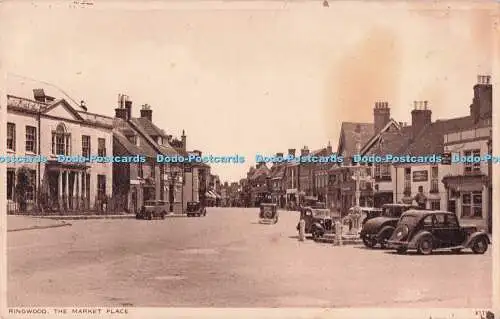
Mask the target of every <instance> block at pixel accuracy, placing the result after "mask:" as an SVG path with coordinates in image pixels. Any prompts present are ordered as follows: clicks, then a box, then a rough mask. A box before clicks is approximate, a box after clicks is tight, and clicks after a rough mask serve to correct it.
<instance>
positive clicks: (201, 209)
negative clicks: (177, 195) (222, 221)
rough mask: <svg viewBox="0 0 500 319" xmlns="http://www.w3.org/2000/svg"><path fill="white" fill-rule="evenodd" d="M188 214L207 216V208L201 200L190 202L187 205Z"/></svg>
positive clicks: (191, 215) (190, 215)
mask: <svg viewBox="0 0 500 319" xmlns="http://www.w3.org/2000/svg"><path fill="white" fill-rule="evenodd" d="M186 215H187V216H188V217H194V216H198V217H199V216H206V215H207V209H206V208H205V206H203V205H202V204H201V203H200V202H188V203H187V207H186Z"/></svg>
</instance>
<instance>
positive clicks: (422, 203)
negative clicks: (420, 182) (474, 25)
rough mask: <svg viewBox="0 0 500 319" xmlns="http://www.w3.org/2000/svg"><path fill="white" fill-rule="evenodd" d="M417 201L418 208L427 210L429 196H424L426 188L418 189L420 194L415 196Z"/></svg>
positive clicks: (420, 187)
mask: <svg viewBox="0 0 500 319" xmlns="http://www.w3.org/2000/svg"><path fill="white" fill-rule="evenodd" d="M414 199H415V201H416V202H417V205H418V208H420V209H426V206H427V205H426V204H427V196H425V195H424V187H423V186H419V187H418V193H417V195H415V198H414Z"/></svg>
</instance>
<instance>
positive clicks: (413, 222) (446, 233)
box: [387, 209, 491, 255]
mask: <svg viewBox="0 0 500 319" xmlns="http://www.w3.org/2000/svg"><path fill="white" fill-rule="evenodd" d="M387 243H388V245H389V246H390V247H391V248H394V249H396V250H397V252H398V253H405V252H406V251H407V250H409V249H416V250H417V252H419V253H420V254H423V255H429V254H431V253H432V251H433V250H434V249H451V250H452V251H454V252H460V251H461V250H462V249H466V248H470V249H472V251H473V252H474V253H475V254H484V253H485V252H486V251H487V250H488V245H489V244H490V243H491V242H490V239H489V237H488V234H487V233H486V232H485V231H478V230H477V227H475V226H461V225H460V223H459V222H458V218H457V216H456V215H455V214H454V213H450V212H445V211H433V210H413V209H412V210H408V211H406V212H405V213H403V215H402V216H401V218H400V219H399V221H398V224H397V226H396V229H395V230H394V232H393V233H392V236H391V238H390V239H389V240H388V241H387Z"/></svg>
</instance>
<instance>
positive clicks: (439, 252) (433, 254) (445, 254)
mask: <svg viewBox="0 0 500 319" xmlns="http://www.w3.org/2000/svg"><path fill="white" fill-rule="evenodd" d="M384 253H385V254H389V255H401V256H405V255H408V256H422V257H424V256H450V255H475V254H474V253H473V252H472V251H463V252H459V253H456V252H453V251H435V252H432V254H430V255H421V254H419V253H418V252H416V251H409V252H406V253H404V254H398V252H397V251H385V252H384Z"/></svg>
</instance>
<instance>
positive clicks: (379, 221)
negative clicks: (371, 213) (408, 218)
mask: <svg viewBox="0 0 500 319" xmlns="http://www.w3.org/2000/svg"><path fill="white" fill-rule="evenodd" d="M409 209H417V207H415V206H413V205H409V204H396V203H395V204H385V205H383V206H382V213H381V215H380V216H378V217H374V218H371V219H368V220H367V221H366V222H365V223H364V224H363V228H362V229H361V233H360V236H361V239H362V240H363V243H364V244H365V246H366V247H369V248H373V247H375V246H376V245H377V244H380V246H381V247H382V248H384V247H385V246H386V241H387V240H388V239H389V238H390V237H391V235H392V233H393V232H394V229H396V225H397V223H398V220H399V218H400V217H401V215H402V214H403V213H404V212H405V211H407V210H409Z"/></svg>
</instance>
